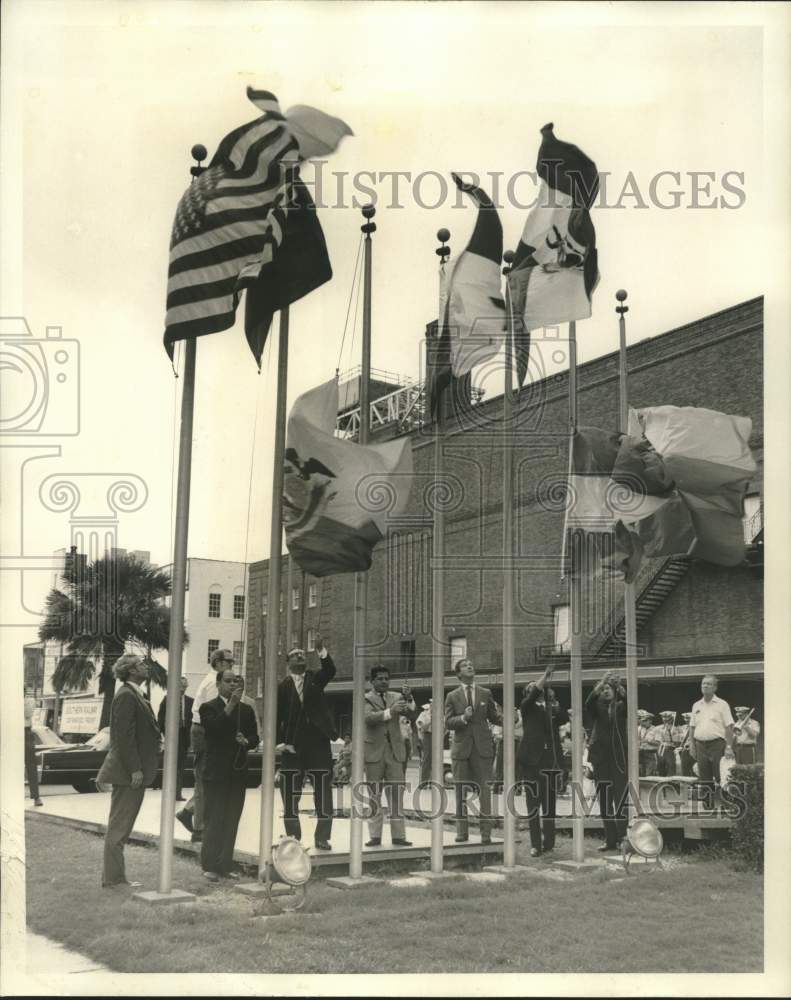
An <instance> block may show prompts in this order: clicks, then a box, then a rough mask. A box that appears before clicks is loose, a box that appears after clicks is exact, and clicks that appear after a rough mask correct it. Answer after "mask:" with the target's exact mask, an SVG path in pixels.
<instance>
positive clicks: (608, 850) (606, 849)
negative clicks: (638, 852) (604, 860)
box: [596, 844, 618, 854]
mask: <svg viewBox="0 0 791 1000" xmlns="http://www.w3.org/2000/svg"><path fill="white" fill-rule="evenodd" d="M596 850H597V851H598V852H599V854H611V853H612V852H613V851H617V850H618V848H617V847H610V845H609V844H602V845H601V847H597V848H596Z"/></svg>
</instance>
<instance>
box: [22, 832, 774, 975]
mask: <svg viewBox="0 0 791 1000" xmlns="http://www.w3.org/2000/svg"><path fill="white" fill-rule="evenodd" d="M525 836H526V835H523V837H525ZM564 840H565V844H564V847H565V848H566V851H565V853H566V854H568V841H567V840H566V839H565V838H564ZM592 846H593V842H592ZM520 850H521V851H523V852H526V850H527V845H526V843H522V845H521V847H520ZM125 853H126V859H127V864H126V866H127V877H128V878H130V879H136V880H139V881H141V882H143V883H144V886H145V888H149V889H151V888H155V887H156V884H157V870H158V869H157V865H158V854H157V852H156V851H155V850H154V849H152V848H146V847H134V846H127V848H126V852H125ZM520 860H521V859H520ZM528 863H529V862H528ZM534 864H535V863H534ZM101 866H102V839H101V838H100V837H97V836H95V835H93V834H89V833H85V832H82V831H80V830H73V829H69V828H67V827H63V826H57V825H55V824H53V823H49V822H47V821H46V820H45V819H41V818H39V817H35V816H34V817H29V818H28V821H27V871H28V877H27V905H28V923H29V924H30V926H31V927H32V929H33V930H35V931H37V932H38V933H41V934H45V935H46V936H47V937H50V938H53V939H54V940H56V941H60V942H62V943H63V944H65V945H66V946H67V947H71V948H73V949H74V950H76V951H79V952H81V953H83V954H85V955H88V956H90V957H91V958H93V959H95V960H96V961H98V962H102V963H104V964H105V965H107V966H109V967H110V968H112V969H114V970H117V971H119V972H244V973H277V972H280V973H322V972H334V973H342V972H359V973H371V972H387V973H397V972H409V973H415V972H418V973H421V972H425V973H429V972H434V973H440V972H451V973H456V972H663V973H664V972H668V973H672V972H760V971H761V970H762V967H763V934H762V921H763V899H762V877H761V876H760V875H756V874H754V873H748V872H737V871H734V870H733V868H732V867H731V866H730V865H729V864H728V862H727V861H725V860H722V859H717V858H716V857H699V858H694V857H687V856H683V857H682V856H679V855H675V856H673V855H670V856H669V857H668V864H667V867H666V869H664V870H661V871H657V872H654V873H652V874H647V873H645V872H644V873H642V874H640V875H634V876H630V877H628V878H623V877H622V875H618V874H615V873H610V874H609V875H607V876H606V875H605V873H603V872H596V873H594V874H593V875H585V876H574V877H573V878H571V879H569V880H568V881H548V880H544V879H538V878H531V877H524V878H521V879H515V880H512V881H509V882H507V883H505V884H499V885H498V884H494V885H493V884H480V883H478V884H476V883H472V882H461V881H457V880H449V881H448V882H445V883H442V884H439V885H434V886H431V887H430V888H425V889H420V888H419V889H391V888H389V887H386V886H377V887H373V888H371V889H368V890H360V891H357V892H343V891H340V890H338V889H332V888H329V887H328V886H326V885H324V884H323V882H322V881H321V880H319V879H316V880H315V881H314V882H312V883H311V884H310V886H309V887H308V901H307V904H306V906H305V909H304V910H302V911H300V912H299V913H297V914H293V915H288V916H281V917H275V918H270V919H268V920H264V919H261V918H258V917H254V916H253V904H252V902H251V901H250V900H249V899H247V898H245V897H242V896H239V895H238V894H237V893H235V892H234V891H233V890H232V889H226V888H215V887H213V886H209V885H207V884H206V883H205V881H204V879H203V877H202V875H201V872H200V868H199V866H198V865H197V864H196V862H195V861H194V860H192V859H190V858H185V857H182V856H180V855H176V856H175V857H174V861H173V884H174V885H175V886H178V887H179V888H183V889H187V890H189V891H191V892H195V893H196V894H198V896H199V898H198V901H197V902H196V903H195V904H187V905H177V906H165V907H161V908H156V907H149V906H145V905H143V904H141V903H139V902H136V901H134V900H132V899H131V898H130V896H129V891H128V890H117V889H115V890H107V889H102V888H101V886H100V877H101ZM701 927H706V928H708V932H707V933H706V934H705V935H701V934H700V932H699V931H700V928H701ZM220 929H222V933H221V934H218V933H217V932H218V930H220ZM701 937H705V941H706V947H705V949H701V948H700V946H699V942H700V940H701ZM229 941H233V942H239V943H240V945H241V947H239V948H237V947H234V948H230V949H229V947H228V942H229ZM308 943H309V947H306V944H308Z"/></svg>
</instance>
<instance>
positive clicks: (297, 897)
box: [264, 837, 313, 912]
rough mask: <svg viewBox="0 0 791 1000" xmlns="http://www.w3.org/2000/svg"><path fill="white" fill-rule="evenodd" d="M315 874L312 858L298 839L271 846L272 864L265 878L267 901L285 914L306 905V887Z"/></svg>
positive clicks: (284, 839) (283, 838)
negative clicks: (313, 873)
mask: <svg viewBox="0 0 791 1000" xmlns="http://www.w3.org/2000/svg"><path fill="white" fill-rule="evenodd" d="M312 872H313V865H312V863H311V860H310V855H309V854H308V852H307V851H306V850H305V848H304V847H303V846H302V844H300V842H299V841H298V840H297V839H296V838H295V837H281V838H280V843H278V844H273V845H272V863H271V864H269V865H267V868H266V874H265V876H264V886H265V888H266V894H267V899H268V900H269V901H270V902H271V903H272V905H273V906H275V907H276V908H277V909H278V910H281V911H283V912H285V911H291V910H299V909H301V908H302V907H303V906H304V905H305V898H306V890H305V887H306V886H307V884H308V881H309V880H310V876H311V874H312Z"/></svg>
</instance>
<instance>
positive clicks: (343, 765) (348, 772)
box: [333, 733, 352, 785]
mask: <svg viewBox="0 0 791 1000" xmlns="http://www.w3.org/2000/svg"><path fill="white" fill-rule="evenodd" d="M351 780H352V738H351V736H349V734H348V733H346V735H345V736H344V737H343V746H342V747H341V749H340V752H339V754H338V759H337V760H336V761H335V767H334V768H333V781H334V782H335V784H336V785H347V784H348V783H349V782H350V781H351Z"/></svg>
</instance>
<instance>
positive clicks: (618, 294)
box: [615, 288, 626, 302]
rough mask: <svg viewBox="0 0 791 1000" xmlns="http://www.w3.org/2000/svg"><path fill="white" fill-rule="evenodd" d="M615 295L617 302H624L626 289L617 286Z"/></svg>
mask: <svg viewBox="0 0 791 1000" xmlns="http://www.w3.org/2000/svg"><path fill="white" fill-rule="evenodd" d="M615 297H616V299H618V301H619V302H625V301H626V291H625V290H624V289H623V288H619V289H618V291H617V292H616V293H615Z"/></svg>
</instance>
